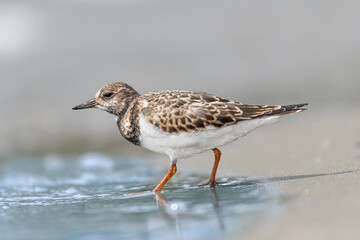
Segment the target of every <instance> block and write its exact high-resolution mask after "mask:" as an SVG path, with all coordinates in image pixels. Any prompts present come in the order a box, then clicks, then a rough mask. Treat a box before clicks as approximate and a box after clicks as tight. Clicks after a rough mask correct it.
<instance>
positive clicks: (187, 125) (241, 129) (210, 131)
mask: <svg viewBox="0 0 360 240" xmlns="http://www.w3.org/2000/svg"><path fill="white" fill-rule="evenodd" d="M306 105H307V104H306V103H303V104H294V105H274V106H268V105H248V104H243V103H240V102H236V101H232V100H228V99H225V98H222V97H218V96H215V95H213V94H209V93H204V92H194V91H157V92H149V93H147V94H143V95H141V94H139V93H138V92H137V91H136V90H135V89H133V88H132V87H131V86H129V85H128V84H126V83H122V82H116V83H110V84H107V85H105V86H104V87H102V88H101V89H100V90H99V91H98V92H97V93H96V95H95V98H94V99H91V100H89V101H87V102H86V103H83V104H80V105H78V106H76V107H74V108H73V109H74V110H78V109H84V108H99V109H102V110H105V111H107V112H109V113H111V114H114V115H116V116H117V125H118V128H119V130H120V133H121V135H122V136H124V138H125V139H127V140H128V141H130V142H132V143H133V144H136V145H139V146H142V147H145V148H147V149H149V150H152V151H154V152H159V153H163V154H167V155H168V156H169V158H170V161H171V167H170V170H169V172H168V174H167V175H166V176H165V177H164V179H163V180H162V181H161V182H160V184H159V185H158V186H157V187H156V188H155V189H154V191H160V190H161V188H162V187H163V186H164V185H165V184H166V182H167V181H168V180H169V179H170V178H171V177H172V176H173V175H174V174H175V172H176V170H177V169H176V162H177V160H178V159H181V158H186V157H189V156H192V155H194V154H197V153H201V152H204V151H207V150H211V149H212V150H213V152H214V155H215V163H214V166H213V170H212V173H211V176H210V179H209V182H208V184H209V185H210V186H214V185H215V184H216V183H217V182H216V180H215V175H216V170H217V166H218V164H219V161H220V156H221V152H220V150H219V149H218V147H220V146H222V145H225V144H227V143H230V142H232V141H235V140H236V139H238V138H239V137H242V136H244V135H246V134H247V133H249V132H251V131H253V130H254V129H256V128H258V127H260V126H263V125H265V124H268V123H271V122H273V121H274V120H276V119H277V118H278V117H280V116H283V115H286V114H290V113H297V112H301V111H304V110H306V108H304V106H306Z"/></svg>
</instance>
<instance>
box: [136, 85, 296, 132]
mask: <svg viewBox="0 0 360 240" xmlns="http://www.w3.org/2000/svg"><path fill="white" fill-rule="evenodd" d="M142 97H143V99H144V100H146V103H147V106H146V107H144V108H143V109H142V113H143V114H144V116H145V117H146V118H147V120H148V121H149V122H150V123H151V124H153V125H154V126H156V127H157V128H159V129H160V130H162V131H163V132H168V133H180V132H193V131H199V130H202V129H204V128H206V127H207V126H209V125H210V126H214V127H222V126H225V125H230V124H234V123H236V122H238V121H241V120H247V119H253V118H257V117H262V116H267V115H269V116H270V115H283V114H287V113H291V112H295V111H300V110H299V109H295V108H294V106H299V105H289V106H292V107H291V108H285V107H286V106H257V105H244V104H242V103H239V102H235V101H231V100H227V99H224V98H221V97H217V96H215V95H212V94H208V93H203V92H190V91H161V92H151V93H148V94H145V95H143V96H142ZM291 109H292V110H291Z"/></svg>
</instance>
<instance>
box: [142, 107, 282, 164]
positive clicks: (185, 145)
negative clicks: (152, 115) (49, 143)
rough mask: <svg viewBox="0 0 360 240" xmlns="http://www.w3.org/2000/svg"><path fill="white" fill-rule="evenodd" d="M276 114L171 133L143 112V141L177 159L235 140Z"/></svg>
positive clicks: (172, 159)
mask: <svg viewBox="0 0 360 240" xmlns="http://www.w3.org/2000/svg"><path fill="white" fill-rule="evenodd" d="M274 118H277V117H269V118H261V119H254V120H246V121H239V122H238V123H236V124H233V125H229V126H224V127H221V128H216V127H213V126H208V127H207V128H206V129H204V130H200V131H197V132H188V133H179V134H170V133H165V132H162V131H161V130H160V129H158V128H156V127H155V126H153V125H152V124H151V123H149V122H148V121H147V119H146V118H145V117H144V116H143V115H142V114H140V122H139V124H140V144H141V146H142V147H145V148H147V149H149V150H151V151H154V152H158V153H163V154H167V155H168V156H169V157H170V160H171V161H176V160H177V159H181V158H186V157H190V156H192V155H194V154H197V153H201V152H204V151H207V150H210V149H213V148H215V147H220V146H222V145H225V144H227V143H230V142H232V141H235V140H236V139H238V138H239V137H241V136H244V135H246V134H247V133H249V132H250V131H252V130H254V129H255V128H257V127H259V126H262V125H264V124H266V123H269V122H272V121H271V120H274Z"/></svg>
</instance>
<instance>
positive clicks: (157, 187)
mask: <svg viewBox="0 0 360 240" xmlns="http://www.w3.org/2000/svg"><path fill="white" fill-rule="evenodd" d="M176 170H177V169H176V163H172V164H171V166H170V169H169V172H168V173H167V174H166V176H165V177H164V178H163V180H161V182H160V183H159V185H157V186H156V188H154V190H153V191H154V192H158V191H160V190H161V189H162V188H163V186H164V185H165V184H166V183H167V182H168V181H169V180H170V178H171V177H172V176H174V174H175V173H176Z"/></svg>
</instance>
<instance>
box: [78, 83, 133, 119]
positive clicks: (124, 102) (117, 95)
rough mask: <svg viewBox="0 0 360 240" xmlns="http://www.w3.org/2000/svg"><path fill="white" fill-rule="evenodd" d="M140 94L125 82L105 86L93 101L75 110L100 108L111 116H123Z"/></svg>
mask: <svg viewBox="0 0 360 240" xmlns="http://www.w3.org/2000/svg"><path fill="white" fill-rule="evenodd" d="M138 96H139V93H138V92H137V91H136V90H135V89H133V88H132V87H131V86H129V85H128V84H126V83H123V82H115V83H109V84H106V85H105V86H103V87H102V88H101V89H100V90H99V91H98V92H97V93H96V95H95V97H94V98H93V99H90V100H88V101H87V102H85V103H82V104H80V105H77V106H75V107H73V110H80V109H85V108H99V109H102V110H104V111H107V112H109V113H111V114H114V115H117V116H120V115H123V114H124V113H125V111H126V109H127V108H128V107H129V105H130V103H131V102H132V101H133V100H134V99H135V98H137V97H138Z"/></svg>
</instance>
